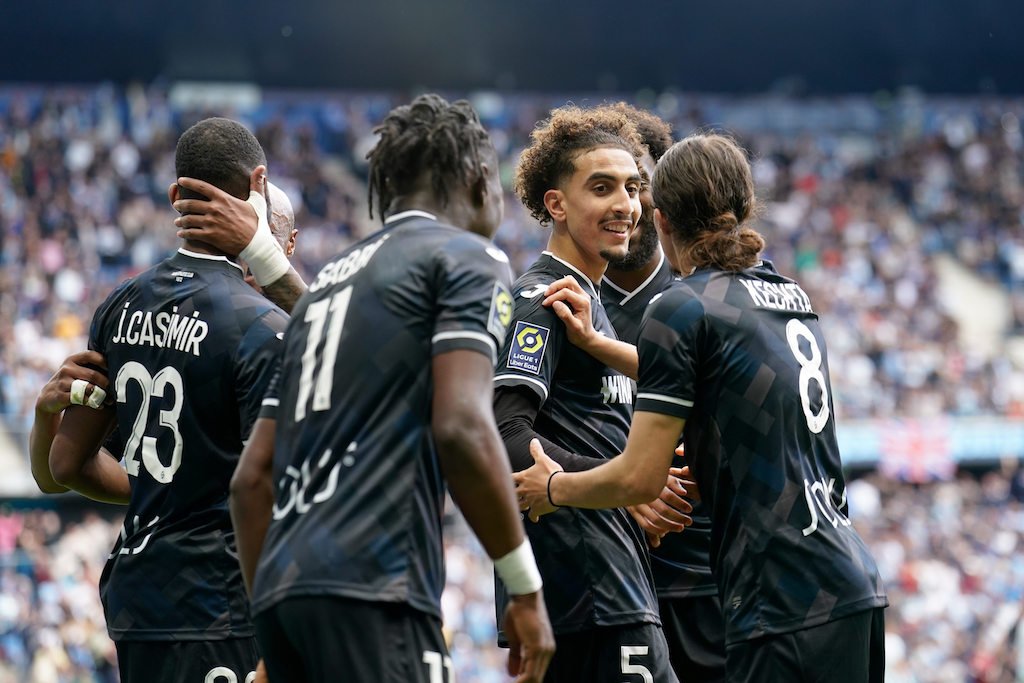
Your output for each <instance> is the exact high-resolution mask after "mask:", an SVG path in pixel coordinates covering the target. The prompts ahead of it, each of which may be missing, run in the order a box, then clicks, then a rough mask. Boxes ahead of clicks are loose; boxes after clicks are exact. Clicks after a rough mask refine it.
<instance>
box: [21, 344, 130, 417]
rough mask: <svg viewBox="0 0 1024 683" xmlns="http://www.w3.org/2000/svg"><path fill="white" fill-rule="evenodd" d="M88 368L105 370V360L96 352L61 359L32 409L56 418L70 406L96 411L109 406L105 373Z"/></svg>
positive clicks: (76, 354)
mask: <svg viewBox="0 0 1024 683" xmlns="http://www.w3.org/2000/svg"><path fill="white" fill-rule="evenodd" d="M90 365H91V366H95V367H98V368H102V369H103V370H106V369H107V360H106V358H104V357H103V355H102V354H100V353H97V352H96V351H81V352H79V353H73V354H71V355H70V356H68V357H67V358H66V359H64V363H63V364H62V365H61V366H60V369H59V370H57V372H56V373H54V375H53V377H51V378H50V380H49V381H48V382H47V383H46V384H44V385H43V388H42V389H40V391H39V396H38V397H37V398H36V410H37V411H39V412H41V413H49V414H50V415H56V414H57V413H59V412H61V411H62V410H64V409H65V408H67V407H68V406H70V405H84V406H88V407H90V408H100V407H101V406H103V404H104V403H111V402H112V397H108V396H107V387H108V381H107V376H106V374H104V372H102V371H99V370H94V369H93V368H91V367H88V366H90Z"/></svg>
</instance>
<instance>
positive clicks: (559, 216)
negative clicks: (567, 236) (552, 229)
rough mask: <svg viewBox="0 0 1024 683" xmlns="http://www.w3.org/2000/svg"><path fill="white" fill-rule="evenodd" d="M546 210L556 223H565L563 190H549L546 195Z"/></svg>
mask: <svg viewBox="0 0 1024 683" xmlns="http://www.w3.org/2000/svg"><path fill="white" fill-rule="evenodd" d="M544 208H546V209H547V210H548V213H549V214H550V215H551V218H552V219H553V220H554V221H555V222H556V223H564V222H565V193H564V192H562V191H561V190H557V189H556V190H548V191H547V192H545V193H544Z"/></svg>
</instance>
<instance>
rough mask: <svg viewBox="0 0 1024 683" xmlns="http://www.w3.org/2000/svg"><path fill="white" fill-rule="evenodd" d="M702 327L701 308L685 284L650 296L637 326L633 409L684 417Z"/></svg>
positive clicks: (689, 403)
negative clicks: (637, 365) (637, 375)
mask: <svg viewBox="0 0 1024 683" xmlns="http://www.w3.org/2000/svg"><path fill="white" fill-rule="evenodd" d="M703 329H704V307H703V305H702V304H701V302H700V300H699V299H698V298H697V297H696V296H695V295H694V294H693V292H692V291H691V290H690V289H689V288H688V287H683V286H678V287H674V288H672V289H671V290H669V291H668V292H666V293H664V294H662V295H660V296H658V297H655V299H653V300H652V301H651V304H650V305H649V306H648V307H647V311H646V313H645V314H644V319H643V322H642V323H641V325H640V338H639V340H638V342H637V353H638V355H639V357H640V378H639V381H638V382H637V396H636V407H635V410H636V411H645V412H649V413H661V414H664V415H672V416H674V417H680V418H683V419H684V420H685V419H686V418H688V417H689V414H690V410H691V408H693V400H694V389H695V387H696V380H697V367H698V354H699V353H700V348H701V342H702V339H701V337H702V330H703Z"/></svg>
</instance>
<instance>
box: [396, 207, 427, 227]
mask: <svg viewBox="0 0 1024 683" xmlns="http://www.w3.org/2000/svg"><path fill="white" fill-rule="evenodd" d="M414 217H415V218H429V219H430V220H432V221H436V220H437V216H435V215H434V214H432V213H427V212H426V211H420V210H419V209H409V210H408V211H399V212H398V213H396V214H392V215H390V216H388V217H387V218H385V219H384V225H391V224H392V223H395V222H396V221H401V220H404V219H406V218H414Z"/></svg>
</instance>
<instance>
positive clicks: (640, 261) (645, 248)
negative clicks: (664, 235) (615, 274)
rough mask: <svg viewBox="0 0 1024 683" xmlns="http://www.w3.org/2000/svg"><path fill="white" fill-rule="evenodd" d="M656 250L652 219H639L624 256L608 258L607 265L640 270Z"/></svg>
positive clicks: (655, 232)
mask: <svg viewBox="0 0 1024 683" xmlns="http://www.w3.org/2000/svg"><path fill="white" fill-rule="evenodd" d="M657 251H658V230H657V229H656V228H655V227H654V221H653V220H651V221H646V220H644V219H643V218H641V219H640V223H639V224H638V225H637V227H636V231H634V233H633V236H632V237H631V238H630V240H629V250H628V251H627V252H626V255H625V256H622V257H614V256H613V257H610V258H608V265H609V266H610V267H611V268H615V269H616V270H622V271H626V272H630V271H634V270H640V269H641V268H643V267H644V266H646V265H647V263H648V262H649V261H650V260H651V259H652V258H653V257H654V254H655V252H657Z"/></svg>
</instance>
